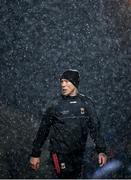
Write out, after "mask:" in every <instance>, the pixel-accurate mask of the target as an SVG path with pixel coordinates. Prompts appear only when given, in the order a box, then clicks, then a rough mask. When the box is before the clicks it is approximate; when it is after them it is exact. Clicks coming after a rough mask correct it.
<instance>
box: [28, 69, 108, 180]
mask: <svg viewBox="0 0 131 180" xmlns="http://www.w3.org/2000/svg"><path fill="white" fill-rule="evenodd" d="M60 84H61V92H62V94H61V95H60V96H59V97H57V99H56V100H54V102H53V103H52V105H50V106H49V108H47V110H46V112H45V114H44V116H43V120H42V122H41V124H40V128H39V130H38V133H37V136H36V138H35V140H34V142H33V149H32V154H31V159H30V164H31V167H32V168H33V169H34V170H37V169H39V167H40V154H41V148H42V145H43V144H44V142H45V140H46V138H47V136H48V134H49V132H50V155H51V159H52V162H53V164H54V171H55V174H56V175H57V178H80V174H81V169H82V168H81V167H82V159H83V153H84V151H85V146H86V139H87V135H88V132H89V131H90V135H91V137H92V139H93V140H94V142H95V144H96V151H97V152H98V162H99V164H100V166H103V165H104V164H105V163H106V160H107V157H106V155H105V144H104V140H103V138H102V137H101V135H100V131H99V128H100V126H99V122H98V119H97V115H96V112H95V109H94V105H93V103H92V102H91V100H90V99H89V98H87V97H85V96H84V95H81V94H79V92H78V85H79V73H78V71H77V70H72V69H71V70H67V71H65V72H64V73H63V74H62V75H61V77H60Z"/></svg>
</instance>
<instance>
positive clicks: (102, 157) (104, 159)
mask: <svg viewBox="0 0 131 180" xmlns="http://www.w3.org/2000/svg"><path fill="white" fill-rule="evenodd" d="M98 162H99V166H100V167H102V166H103V165H104V164H106V162H107V156H106V155H105V154H104V153H99V155H98Z"/></svg>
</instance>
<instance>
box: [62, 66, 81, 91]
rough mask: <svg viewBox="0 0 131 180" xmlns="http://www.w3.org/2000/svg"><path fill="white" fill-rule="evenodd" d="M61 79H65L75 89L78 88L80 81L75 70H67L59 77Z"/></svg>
mask: <svg viewBox="0 0 131 180" xmlns="http://www.w3.org/2000/svg"><path fill="white" fill-rule="evenodd" d="M61 79H67V80H68V81H70V82H71V83H72V84H73V85H74V86H75V87H76V88H78V85H79V81H80V75H79V72H78V71H77V70H74V69H69V70H67V71H65V72H64V73H63V74H62V75H61V77H60V80H61Z"/></svg>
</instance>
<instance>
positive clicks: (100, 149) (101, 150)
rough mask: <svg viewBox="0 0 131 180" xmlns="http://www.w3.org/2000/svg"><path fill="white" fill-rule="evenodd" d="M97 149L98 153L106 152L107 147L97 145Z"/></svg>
mask: <svg viewBox="0 0 131 180" xmlns="http://www.w3.org/2000/svg"><path fill="white" fill-rule="evenodd" d="M96 151H97V153H98V154H99V153H104V154H106V148H105V147H99V146H96Z"/></svg>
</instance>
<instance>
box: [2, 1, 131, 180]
mask: <svg viewBox="0 0 131 180" xmlns="http://www.w3.org/2000/svg"><path fill="white" fill-rule="evenodd" d="M130 22H131V0H123V1H122V0H66V1H63V0H37V1H36V0H11V1H8V0H0V178H49V177H50V171H49V163H48V159H49V152H48V139H47V142H46V143H45V145H44V146H43V153H42V165H41V169H40V170H39V171H38V172H34V171H32V170H31V169H30V167H29V164H28V161H29V155H30V153H31V147H32V141H33V139H34V137H35V135H36V132H37V130H38V127H39V123H40V120H41V118H42V112H43V110H44V109H45V107H46V103H47V102H48V101H49V100H51V98H52V97H54V96H56V95H58V94H59V93H60V87H59V77H60V74H61V73H62V72H63V71H65V70H67V69H68V68H73V69H77V70H79V72H80V74H81V81H80V87H79V91H80V92H81V93H84V94H86V95H87V96H89V97H91V98H92V99H93V101H94V102H95V105H96V111H97V114H98V117H99V119H100V122H101V125H102V126H101V131H102V134H103V136H104V138H105V141H106V144H107V149H108V153H109V157H110V158H113V159H118V160H120V162H122V164H123V166H124V168H125V169H126V170H122V171H121V173H118V174H119V176H121V177H127V178H129V177H131V176H130V172H131V168H129V167H130V164H131V163H130V162H131V142H130V137H131V133H130V132H131V130H130V128H131V123H130V121H131V23H130ZM89 138H90V137H89ZM93 148H94V147H93V143H92V141H89V142H88V144H87V153H85V177H86V178H87V177H88V176H90V177H91V175H92V174H93V172H94V171H95V168H96V165H95V163H92V160H91V159H90V157H92V156H93V157H95V155H91V154H92V152H93ZM92 164H93V165H92ZM125 164H126V166H125ZM123 166H122V167H123ZM123 174H124V175H123ZM113 177H118V176H117V175H116V173H115V172H114V173H113Z"/></svg>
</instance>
